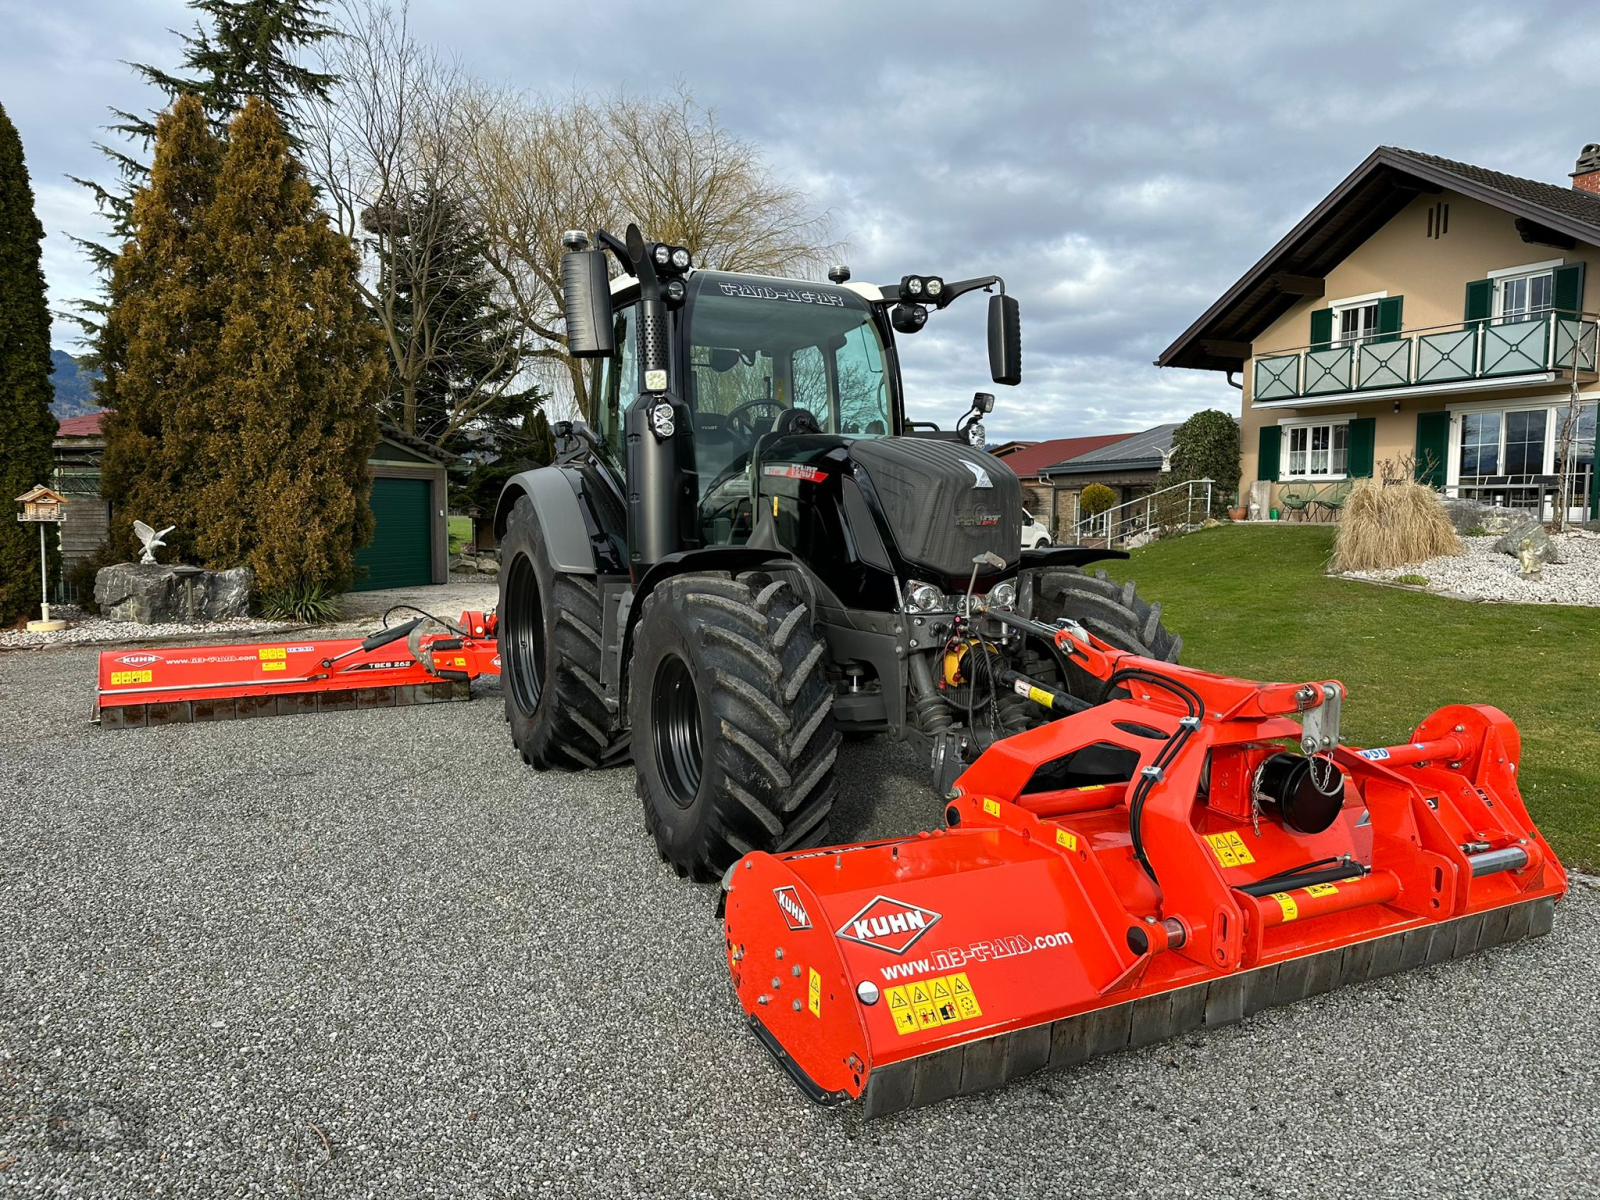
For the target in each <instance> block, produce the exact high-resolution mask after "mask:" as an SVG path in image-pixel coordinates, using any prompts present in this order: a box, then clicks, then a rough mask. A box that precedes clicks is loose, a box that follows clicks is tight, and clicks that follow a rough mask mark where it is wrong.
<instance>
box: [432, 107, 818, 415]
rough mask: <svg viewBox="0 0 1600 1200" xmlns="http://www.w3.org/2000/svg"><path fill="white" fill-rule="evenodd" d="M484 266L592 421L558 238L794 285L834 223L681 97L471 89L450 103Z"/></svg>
mask: <svg viewBox="0 0 1600 1200" xmlns="http://www.w3.org/2000/svg"><path fill="white" fill-rule="evenodd" d="M454 108H455V111H456V113H457V114H458V117H459V118H460V121H461V127H460V132H459V133H458V136H457V143H456V144H457V145H458V146H459V147H460V153H461V155H462V157H463V160H464V162H465V164H466V169H467V171H468V172H469V174H470V176H471V179H472V186H471V196H472V198H473V203H474V205H475V214H476V219H477V220H478V222H479V223H480V224H481V226H482V228H483V229H484V231H485V233H486V235H487V240H488V251H487V255H488V258H489V261H490V263H491V265H492V266H493V267H494V269H495V271H496V272H497V273H498V274H499V276H500V278H501V279H502V280H503V281H504V285H505V289H506V292H507V294H508V296H509V297H510V301H511V303H512V304H513V305H514V307H515V310H516V312H517V314H518V315H519V317H520V318H521V320H522V322H523V324H524V325H525V327H526V328H527V330H528V331H529V332H531V333H532V334H534V335H535V336H536V337H537V338H538V339H539V341H540V345H539V347H538V348H537V349H536V350H534V351H533V355H534V356H535V357H537V358H540V359H543V360H544V361H545V362H546V363H547V364H548V365H549V366H550V367H551V369H552V376H553V378H554V379H559V381H560V382H561V383H564V384H565V385H566V386H567V387H568V388H570V390H571V394H572V397H573V400H574V403H575V405H576V407H577V409H578V411H580V412H582V413H586V414H587V413H589V412H590V404H589V398H588V395H587V389H586V386H585V380H584V378H583V374H582V372H581V370H580V364H579V363H578V362H577V361H576V360H574V359H572V358H571V357H570V356H569V355H568V354H567V352H566V338H565V334H564V332H563V327H562V320H561V233H562V231H563V230H567V229H585V230H592V229H594V228H596V227H604V228H609V229H612V230H613V231H615V232H618V233H620V232H621V227H623V226H625V225H626V224H627V223H628V222H629V221H636V222H638V224H639V227H640V228H641V229H642V230H644V232H645V236H646V237H649V238H653V239H658V240H661V241H668V242H672V243H674V244H677V245H681V246H685V247H687V248H688V250H689V252H690V253H691V254H693V255H694V259H695V262H696V264H697V265H699V266H704V267H714V268H719V269H723V270H732V271H749V272H755V273H764V274H774V275H777V274H790V273H794V272H797V271H801V270H805V269H806V268H809V267H815V266H816V265H819V264H821V263H822V262H824V261H825V260H826V259H827V257H828V256H829V254H830V252H831V251H832V250H834V249H836V248H837V247H836V244H833V243H830V242H829V240H828V234H829V224H830V222H829V218H828V214H827V213H825V212H818V211H816V210H814V209H813V207H812V206H811V204H810V202H809V199H808V198H807V197H806V196H805V194H804V193H802V192H801V191H800V190H798V189H797V188H795V187H794V186H792V185H790V184H788V183H785V182H783V181H782V180H780V179H778V178H776V177H775V176H774V174H773V173H772V171H771V169H770V168H769V167H768V166H767V164H766V162H765V161H764V159H763V158H762V155H761V152H760V150H759V148H757V147H756V146H755V145H753V144H752V143H750V142H747V141H744V140H742V139H740V138H737V137H735V136H734V135H732V134H731V133H729V132H728V131H727V130H726V129H724V128H723V127H722V126H721V125H719V124H718V123H717V120H716V117H715V115H714V114H713V113H712V112H711V111H710V110H708V109H705V108H702V107H700V106H699V105H697V104H696V103H695V101H694V99H693V97H692V96H691V95H690V94H689V93H688V92H687V91H684V90H683V89H681V88H680V89H679V90H677V91H676V92H674V93H672V94H670V95H668V96H666V97H663V98H648V97H639V96H634V95H630V94H628V93H624V92H619V93H617V94H615V95H612V96H610V97H608V98H604V99H597V98H595V97H592V96H589V95H585V94H581V93H580V94H574V95H571V96H567V97H564V98H560V99H549V98H532V99H530V98H527V97H522V96H517V95H510V94H507V93H504V92H496V91H493V90H490V89H486V88H482V87H470V88H468V89H466V90H465V91H464V92H463V93H461V94H460V95H458V96H457V98H456V102H455V105H454Z"/></svg>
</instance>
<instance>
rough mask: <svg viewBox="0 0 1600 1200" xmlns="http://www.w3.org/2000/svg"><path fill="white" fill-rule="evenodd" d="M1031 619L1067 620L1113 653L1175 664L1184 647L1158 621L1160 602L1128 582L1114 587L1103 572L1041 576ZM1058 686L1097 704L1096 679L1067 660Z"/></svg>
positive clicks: (1056, 571) (1075, 570)
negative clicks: (1065, 669)
mask: <svg viewBox="0 0 1600 1200" xmlns="http://www.w3.org/2000/svg"><path fill="white" fill-rule="evenodd" d="M1033 615H1034V618H1035V619H1036V620H1040V621H1047V622H1055V621H1058V620H1061V619H1062V618H1064V617H1065V618H1068V619H1071V620H1073V621H1076V622H1078V624H1080V625H1082V626H1083V627H1084V628H1085V629H1087V630H1088V631H1089V632H1090V633H1092V634H1094V635H1095V637H1097V638H1099V639H1100V640H1101V641H1103V642H1106V643H1107V644H1109V645H1111V646H1114V647H1116V648H1117V649H1118V650H1127V651H1129V652H1130V653H1133V654H1138V655H1140V656H1142V657H1144V658H1154V659H1159V660H1160V661H1161V662H1177V661H1178V655H1179V653H1180V652H1181V651H1182V649H1183V639H1182V638H1181V637H1179V636H1178V635H1177V634H1175V633H1173V632H1171V631H1170V630H1169V629H1167V627H1166V626H1165V625H1163V624H1162V623H1161V605H1160V604H1159V603H1151V602H1149V601H1147V600H1145V599H1144V598H1143V597H1142V596H1140V595H1139V593H1138V590H1137V589H1136V588H1135V587H1134V584H1133V581H1132V580H1131V579H1130V580H1129V581H1128V582H1127V583H1116V582H1114V581H1112V580H1111V579H1110V578H1108V577H1107V575H1106V573H1105V572H1104V571H1103V570H1102V571H1096V572H1095V573H1094V574H1093V575H1090V574H1088V573H1087V572H1085V571H1083V570H1082V569H1081V568H1079V567H1056V568H1053V569H1051V570H1048V571H1043V572H1041V573H1040V575H1039V578H1038V579H1037V580H1036V581H1035V583H1034V592H1033ZM1046 661H1048V660H1046ZM1049 673H1050V674H1051V675H1055V674H1057V672H1056V671H1053V670H1052V671H1050V672H1049ZM1061 682H1062V683H1063V685H1064V686H1065V687H1066V689H1067V691H1069V692H1071V693H1072V694H1073V695H1074V696H1077V697H1078V698H1079V699H1081V700H1092V701H1095V702H1098V701H1099V700H1100V696H1101V692H1102V691H1103V684H1102V683H1101V681H1100V680H1099V679H1097V678H1096V677H1095V676H1093V675H1090V674H1089V673H1088V672H1086V671H1084V670H1082V669H1081V668H1080V667H1078V666H1076V665H1075V664H1073V663H1071V662H1070V661H1069V662H1068V664H1067V678H1066V679H1063V680H1062V681H1061Z"/></svg>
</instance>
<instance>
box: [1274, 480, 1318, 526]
mask: <svg viewBox="0 0 1600 1200" xmlns="http://www.w3.org/2000/svg"><path fill="white" fill-rule="evenodd" d="M1314 495H1315V492H1314V491H1312V490H1310V489H1306V490H1301V489H1298V488H1296V489H1289V490H1285V491H1284V492H1282V493H1280V494H1279V496H1278V507H1279V508H1281V509H1283V510H1284V512H1285V514H1290V513H1293V514H1298V517H1299V519H1300V520H1302V521H1304V520H1305V519H1306V508H1307V506H1308V505H1310V503H1311V499H1312V497H1313V496H1314ZM1286 519H1287V518H1286Z"/></svg>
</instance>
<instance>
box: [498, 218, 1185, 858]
mask: <svg viewBox="0 0 1600 1200" xmlns="http://www.w3.org/2000/svg"><path fill="white" fill-rule="evenodd" d="M563 240H564V244H565V245H566V247H567V253H565V254H564V255H563V258H562V264H561V269H562V288H563V301H564V306H565V316H566V327H567V341H568V348H569V350H570V351H571V353H572V354H573V355H574V356H575V357H578V358H586V359H592V360H593V363H592V371H591V372H590V374H589V376H588V390H589V395H590V397H591V404H590V411H591V416H592V421H591V422H582V421H572V422H563V423H560V424H559V425H557V427H556V434H557V439H558V444H557V455H556V461H555V463H554V464H553V465H552V466H549V467H542V468H539V469H537V470H531V471H527V472H524V473H522V474H519V475H517V476H516V477H514V478H513V479H512V480H511V481H510V482H509V483H508V484H507V485H506V488H505V491H504V492H503V494H502V495H501V497H500V501H499V506H498V509H497V512H496V517H495V525H496V529H497V532H498V533H499V535H500V539H501V564H500V605H499V619H500V652H501V660H502V672H503V676H504V679H503V684H504V691H505V705H506V717H507V719H508V720H509V722H510V724H511V736H512V740H513V741H514V742H515V743H516V746H517V748H518V749H519V750H520V751H521V753H522V757H523V760H524V761H525V762H527V763H529V764H530V765H532V766H534V767H539V768H551V767H561V768H568V769H580V768H595V767H604V766H609V765H613V764H619V763H621V762H623V761H625V760H626V759H627V757H628V756H629V754H630V753H631V755H632V758H633V762H634V766H635V768H636V771H637V779H638V784H637V787H638V795H639V798H640V800H641V801H642V803H643V806H644V817H645V823H646V824H647V826H648V827H649V828H650V830H651V831H652V832H653V833H654V834H655V837H656V841H657V843H658V845H659V846H660V849H661V854H662V856H663V857H664V858H665V859H666V860H667V861H668V862H670V863H672V864H673V865H674V866H675V867H676V868H677V869H678V871H679V872H680V873H682V874H688V875H692V876H693V877H695V878H696V879H712V878H715V877H716V876H717V875H719V874H720V873H721V872H722V871H723V870H724V869H725V868H726V867H727V866H728V865H729V864H730V863H732V862H733V861H734V860H735V859H737V858H738V857H739V856H740V855H741V854H744V853H747V852H749V851H751V850H757V849H767V850H783V849H795V848H799V847H805V846H809V845H814V844H817V843H818V842H820V841H822V840H824V838H825V836H826V834H827V827H828V814H829V811H830V810H831V808H832V807H833V803H834V798H835V796H836V795H837V790H838V783H837V781H836V779H835V763H836V760H837V755H838V748H839V743H840V740H841V736H865V735H870V734H877V733H883V734H889V735H892V736H894V737H896V738H901V739H904V740H906V741H908V742H910V743H912V744H913V745H916V746H918V747H920V749H921V752H922V754H923V755H924V756H925V758H926V760H927V763H928V767H929V771H930V773H931V775H932V777H933V782H934V784H935V786H936V787H937V788H939V789H940V791H941V792H943V791H944V790H945V789H947V788H948V787H949V785H950V783H951V781H952V780H953V779H954V778H955V776H956V775H957V774H959V773H960V771H961V770H962V769H963V767H964V766H965V764H966V763H968V762H970V761H971V760H972V759H973V758H975V757H976V756H977V754H979V753H980V752H982V750H984V749H985V748H986V747H987V746H988V745H989V744H990V743H991V742H993V741H994V740H995V739H997V738H1000V737H1003V736H1006V735H1007V734H1009V733H1013V732H1016V731H1018V730H1021V729H1024V728H1027V727H1028V726H1029V725H1030V724H1032V723H1034V722H1036V721H1037V720H1040V719H1043V717H1044V715H1045V714H1044V713H1042V712H1040V711H1039V710H1038V709H1037V708H1036V707H1035V706H1033V705H1031V704H1030V703H1029V702H1028V700H1027V699H1025V698H1024V696H1022V695H1018V694H1017V693H1016V691H1013V690H1012V689H1011V688H1010V687H1008V686H1005V682H1006V680H1008V679H1013V678H1014V676H1015V674H1016V672H1018V671H1025V672H1029V673H1031V676H1032V677H1034V678H1038V679H1042V680H1045V681H1047V682H1048V683H1050V684H1051V685H1052V686H1054V687H1057V688H1060V689H1064V690H1065V691H1067V692H1069V693H1071V694H1072V695H1074V696H1076V697H1078V698H1079V700H1080V702H1081V703H1083V704H1084V705H1085V706H1087V704H1089V703H1094V702H1098V701H1099V700H1100V699H1101V696H1100V695H1099V694H1098V687H1099V684H1098V682H1097V681H1093V680H1089V679H1087V678H1078V677H1075V674H1076V673H1075V671H1074V668H1073V666H1072V664H1071V663H1070V662H1068V661H1064V660H1062V659H1059V658H1057V657H1056V656H1054V655H1053V653H1052V651H1051V648H1050V647H1049V646H1048V645H1047V644H1044V643H1042V642H1041V641H1039V640H1037V639H1036V640H1034V641H1031V642H1030V641H1029V640H1028V639H1027V637H1026V635H1025V634H1022V633H1019V632H1018V631H1017V630H1016V629H1015V628H1013V627H1011V626H1009V625H1007V624H1005V623H1004V622H1002V621H998V620H996V619H995V618H994V617H992V616H991V615H990V614H991V613H994V612H997V611H1003V610H1009V611H1012V612H1014V613H1016V614H1017V615H1019V616H1031V617H1034V618H1035V619H1037V620H1042V621H1046V622H1053V621H1056V620H1059V619H1062V618H1071V619H1073V620H1076V621H1078V622H1079V623H1081V624H1082V625H1083V626H1084V627H1086V628H1087V629H1088V630H1090V631H1091V632H1093V633H1095V634H1098V635H1099V636H1100V637H1102V638H1104V639H1106V640H1107V641H1109V642H1111V643H1112V644H1114V645H1116V646H1119V647H1121V648H1123V649H1127V650H1132V651H1136V652H1139V653H1142V654H1146V655H1150V656H1152V657H1155V658H1160V659H1165V660H1168V661H1172V660H1175V659H1176V658H1177V654H1178V639H1177V638H1175V637H1173V636H1172V635H1171V634H1169V633H1168V632H1167V631H1166V629H1164V628H1163V627H1162V624H1161V615H1160V609H1159V607H1158V606H1155V605H1149V604H1146V603H1145V602H1143V601H1142V600H1141V599H1139V597H1138V596H1136V595H1135V594H1134V591H1133V586H1132V585H1131V584H1128V585H1125V586H1124V585H1118V584H1115V583H1113V582H1111V581H1109V580H1107V579H1105V578H1104V577H1103V575H1101V576H1095V575H1090V574H1087V573H1085V572H1084V570H1083V567H1084V564H1086V563H1088V562H1092V561H1094V560H1096V559H1104V558H1112V557H1124V556H1122V555H1121V554H1120V553H1119V552H1116V551H1109V550H1105V549H1095V548H1089V547H1081V546H1063V547H1051V548H1047V549H1040V550H1028V551H1024V550H1022V549H1021V541H1020V539H1021V525H1022V488H1021V484H1020V483H1019V482H1018V480H1017V477H1016V475H1015V474H1013V473H1012V471H1011V469H1010V468H1009V467H1007V466H1006V464H1005V462H1004V461H1003V460H1002V459H999V458H996V457H994V456H993V455H990V454H987V453H985V451H984V431H983V425H982V421H981V418H982V417H983V415H984V414H986V413H988V412H989V411H991V409H992V408H993V406H994V398H993V396H992V395H989V394H987V393H982V392H980V393H978V394H977V396H976V397H975V398H974V402H973V405H972V409H971V411H970V412H969V413H968V415H967V416H966V417H964V418H963V419H962V420H961V421H960V422H959V423H958V424H957V426H956V428H955V429H953V430H948V431H946V430H941V429H939V428H938V427H937V426H936V425H932V424H928V423H922V422H914V421H911V420H908V419H907V417H906V410H905V398H904V396H903V394H902V388H901V375H900V365H899V358H898V349H897V346H896V335H897V334H898V335H901V336H908V335H912V334H915V333H916V332H917V331H919V330H920V329H921V328H922V327H923V326H924V324H925V323H926V322H927V320H928V317H929V315H930V313H934V312H938V311H940V310H943V309H944V308H946V307H948V306H949V305H950V304H951V303H952V302H954V301H955V300H957V299H958V298H959V297H961V296H963V295H965V294H966V293H968V292H973V291H980V290H981V291H984V292H990V293H992V294H991V296H990V300H989V327H988V334H989V361H990V373H991V375H992V377H993V379H994V380H995V382H997V383H1002V384H1008V385H1011V384H1016V383H1017V382H1018V381H1019V380H1020V378H1021V332H1020V323H1019V314H1018V307H1017V302H1016V300H1015V299H1014V298H1013V297H1011V296H1008V295H1006V294H1005V284H1004V282H1003V281H1002V280H1001V279H1000V278H999V277H997V276H993V275H990V276H985V277H983V278H979V279H967V280H962V281H960V282H947V281H945V280H943V279H941V278H939V277H938V276H932V275H907V276H905V277H903V278H902V279H901V280H900V281H899V282H898V283H897V284H891V285H888V286H874V285H867V284H859V283H851V282H849V272H848V271H847V270H846V269H844V268H834V269H833V270H832V271H830V272H829V279H830V282H829V283H826V284H824V283H811V282H805V281H802V280H795V279H776V278H765V277H760V276H753V275H738V274H729V273H725V272H721V271H709V270H696V269H694V268H693V266H692V263H691V258H690V255H689V253H688V251H686V250H685V249H684V248H682V247H678V246H672V245H668V244H666V243H661V242H646V241H645V240H644V238H643V236H642V235H641V234H640V232H639V230H638V228H637V227H635V226H629V228H628V231H627V236H626V238H625V239H618V238H615V237H613V236H611V235H610V234H608V233H605V232H604V231H597V232H596V233H595V234H594V236H593V239H592V244H591V239H590V238H589V237H588V236H586V235H584V234H582V233H578V232H573V233H568V234H567V235H566V236H565V238H564V239H563ZM591 247H592V248H591ZM608 255H609V256H610V257H611V258H613V259H614V260H615V261H616V264H617V266H618V267H619V268H620V274H619V275H618V276H617V277H616V278H614V279H613V278H611V277H610V271H609V269H608V264H607V258H608ZM1017 690H1018V691H1022V692H1025V691H1026V689H1025V688H1020V689H1017Z"/></svg>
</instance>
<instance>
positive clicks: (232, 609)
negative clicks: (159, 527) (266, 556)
mask: <svg viewBox="0 0 1600 1200" xmlns="http://www.w3.org/2000/svg"><path fill="white" fill-rule="evenodd" d="M254 585H255V576H254V574H253V573H252V572H251V570H250V568H249V567H234V568H233V569H231V570H228V571H205V570H202V569H201V568H199V567H184V566H177V565H175V564H168V563H118V564H117V565H116V566H113V567H101V568H100V570H99V571H97V572H95V577H94V602H95V603H96V604H97V605H99V606H100V612H101V613H102V614H103V615H104V616H106V617H108V618H110V619H111V620H113V621H130V622H132V623H134V624H136V625H191V624H194V623H196V622H200V621H220V620H223V619H225V618H227V617H246V616H249V615H250V590H251V588H252V587H253V586H254Z"/></svg>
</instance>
